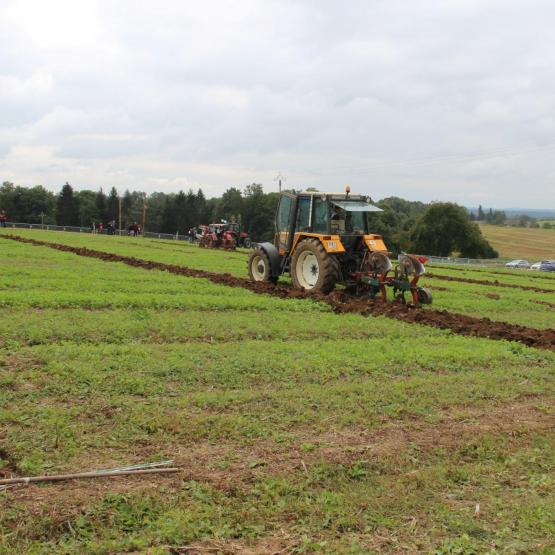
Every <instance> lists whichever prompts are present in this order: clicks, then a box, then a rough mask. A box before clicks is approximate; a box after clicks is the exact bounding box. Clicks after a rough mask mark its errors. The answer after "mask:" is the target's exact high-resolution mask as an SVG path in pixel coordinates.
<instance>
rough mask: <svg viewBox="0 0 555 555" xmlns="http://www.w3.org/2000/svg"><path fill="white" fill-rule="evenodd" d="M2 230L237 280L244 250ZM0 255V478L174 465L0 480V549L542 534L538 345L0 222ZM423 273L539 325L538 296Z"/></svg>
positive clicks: (456, 304) (460, 294)
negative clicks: (8, 485) (350, 310)
mask: <svg viewBox="0 0 555 555" xmlns="http://www.w3.org/2000/svg"><path fill="white" fill-rule="evenodd" d="M17 233H18V234H20V235H25V236H27V237H35V238H37V239H41V240H46V241H50V242H59V243H65V244H71V245H74V246H86V247H89V248H94V249H98V250H102V251H105V252H114V253H119V254H122V255H125V256H134V257H137V258H142V259H147V260H153V261H159V262H166V263H172V264H179V265H183V266H188V267H192V268H199V269H206V270H211V271H215V272H229V273H231V274H234V275H237V276H245V274H246V254H245V253H244V252H243V253H241V252H235V253H225V252H220V251H204V250H201V249H198V248H196V247H190V246H188V245H183V244H177V243H172V242H164V241H156V240H152V241H149V240H143V239H133V238H126V237H124V238H115V237H103V236H91V235H85V234H83V235H80V234H70V233H56V232H36V231H34V232H31V231H24V232H23V231H22V232H20V231H19V230H18V232H17ZM0 264H1V268H2V273H1V280H0V310H1V314H2V318H1V319H0V476H2V475H5V476H11V475H21V476H24V475H34V474H42V473H58V472H66V471H67V472H78V471H84V470H89V469H97V468H98V469H100V468H111V467H115V466H124V465H127V464H135V463H140V462H146V461H157V460H164V459H168V458H171V459H174V461H175V463H176V465H178V466H179V467H180V468H181V469H182V471H181V472H180V474H179V475H174V476H164V477H161V476H153V477H142V478H140V477H134V478H133V477H132V478H119V479H111V480H96V481H80V482H79V481H75V482H65V483H60V484H49V485H42V486H29V487H23V488H14V489H9V490H6V491H5V492H3V493H2V492H0V553H2V554H4V553H5V554H12V553H33V554H36V553H41V554H42V553H45V554H46V553H48V554H50V553H60V554H81V553H97V554H101V553H102V554H112V553H143V554H157V553H160V554H162V553H164V554H166V553H172V552H173V553H177V552H188V553H207V552H208V553H218V552H219V553H278V552H279V553H315V552H318V553H351V554H353V553H376V554H378V553H434V554H442V555H443V554H445V555H447V554H463V555H464V554H466V555H470V554H481V553H544V554H547V553H553V550H555V541H554V539H553V538H554V537H555V520H554V518H553V506H554V504H555V473H554V469H555V434H554V433H553V432H554V427H555V412H554V411H555V402H554V398H555V395H554V394H555V380H554V374H555V353H554V352H552V351H550V350H539V349H532V348H529V347H526V346H524V345H522V344H520V343H516V342H508V341H494V340H489V339H478V338H470V337H463V336H459V335H456V334H454V333H452V332H450V331H449V330H440V329H436V328H431V327H427V326H423V325H419V324H408V323H404V322H400V321H397V320H392V319H388V318H385V317H371V318H365V317H362V316H360V315H356V314H336V313H334V312H333V310H332V308H331V307H330V306H328V305H326V304H323V303H316V302H314V301H311V300H304V299H280V298H277V297H272V296H268V295H260V294H255V293H252V292H250V291H248V290H245V289H241V288H230V287H226V286H223V285H216V284H214V283H212V282H210V281H208V280H207V279H202V278H188V277H182V276H178V275H173V274H170V273H168V272H163V271H159V270H151V271H146V270H144V269H141V268H132V267H130V266H127V265H125V264H122V263H119V262H105V261H101V260H97V259H91V258H86V257H81V256H76V255H75V254H71V253H66V252H60V251H56V250H52V249H49V248H46V247H38V246H32V245H28V244H22V243H19V242H14V241H9V240H6V239H2V238H1V236H0ZM430 271H431V272H432V273H435V274H438V275H451V276H455V277H456V276H461V277H464V276H465V277H472V278H476V279H482V280H493V279H497V280H498V281H499V283H505V284H509V285H511V284H513V285H521V286H524V287H529V286H530V287H537V288H542V289H546V290H550V291H551V290H554V291H555V279H553V278H552V277H551V276H547V275H545V276H543V275H542V276H541V279H532V278H530V277H528V275H527V274H523V275H522V277H520V276H519V275H518V274H517V275H512V273H511V272H506V271H503V270H501V271H499V272H497V271H492V270H488V271H487V272H489V274H488V275H486V271H485V270H482V271H480V270H465V271H464V272H461V271H460V270H450V269H447V268H433V269H431V270H430ZM491 272H493V277H492V275H491ZM513 273H514V272H513ZM426 284H427V285H431V286H432V288H435V289H434V295H435V302H436V308H437V307H439V308H442V309H443V308H445V309H448V310H450V311H451V312H459V313H461V314H462V313H464V314H470V315H476V316H483V315H487V316H488V317H491V318H492V319H498V320H500V321H506V322H511V323H521V324H523V325H527V326H529V327H532V328H534V327H536V328H538V329H540V328H543V329H545V328H550V327H551V328H552V327H553V322H554V320H553V307H551V306H550V304H549V303H555V298H554V297H555V292H554V293H550V292H533V291H527V290H522V289H512V288H507V287H500V286H487V285H473V284H468V283H462V282H451V281H442V280H440V279H438V278H428V279H427V280H426ZM492 293H493V294H494V295H495V296H498V297H499V298H492V297H491V294H492ZM487 295H490V296H487ZM533 301H540V303H537V302H533ZM542 303H547V304H542ZM180 548H182V549H181V551H179V549H180Z"/></svg>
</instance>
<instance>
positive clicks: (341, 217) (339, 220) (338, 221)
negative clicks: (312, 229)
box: [330, 204, 347, 234]
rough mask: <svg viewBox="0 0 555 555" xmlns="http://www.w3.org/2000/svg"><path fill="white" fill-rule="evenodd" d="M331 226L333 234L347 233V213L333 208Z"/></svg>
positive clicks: (335, 207) (337, 207)
mask: <svg viewBox="0 0 555 555" xmlns="http://www.w3.org/2000/svg"><path fill="white" fill-rule="evenodd" d="M330 225H331V232H332V233H339V234H341V233H345V232H346V228H347V213H346V212H345V210H343V208H340V207H339V206H335V205H334V204H332V206H331V216H330Z"/></svg>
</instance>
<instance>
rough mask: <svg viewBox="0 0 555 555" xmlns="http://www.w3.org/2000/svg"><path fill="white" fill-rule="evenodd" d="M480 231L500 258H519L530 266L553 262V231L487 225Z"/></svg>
mask: <svg viewBox="0 0 555 555" xmlns="http://www.w3.org/2000/svg"><path fill="white" fill-rule="evenodd" d="M480 229H481V230H482V233H483V234H484V236H485V237H486V239H487V240H488V241H489V242H490V243H491V245H492V246H493V248H494V249H496V250H497V251H498V252H499V256H500V257H502V258H510V259H518V258H521V259H524V260H528V262H530V264H533V263H534V262H539V261H540V260H555V229H536V228H525V227H504V226H497V225H488V224H483V225H481V226H480Z"/></svg>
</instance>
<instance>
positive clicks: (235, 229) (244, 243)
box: [226, 222, 252, 249]
mask: <svg viewBox="0 0 555 555" xmlns="http://www.w3.org/2000/svg"><path fill="white" fill-rule="evenodd" d="M226 225H227V227H228V229H229V231H230V232H231V233H233V235H234V237H235V242H236V243H237V246H238V247H245V248H246V249H250V248H251V246H252V240H251V238H250V237H249V234H248V233H247V232H246V231H242V230H241V224H238V223H235V222H234V223H229V224H226Z"/></svg>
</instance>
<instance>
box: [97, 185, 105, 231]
mask: <svg viewBox="0 0 555 555" xmlns="http://www.w3.org/2000/svg"><path fill="white" fill-rule="evenodd" d="M94 204H95V206H96V215H97V218H98V221H99V222H102V223H106V195H105V194H104V191H103V190H102V187H101V188H100V189H99V191H98V193H96V198H95V201H94Z"/></svg>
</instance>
